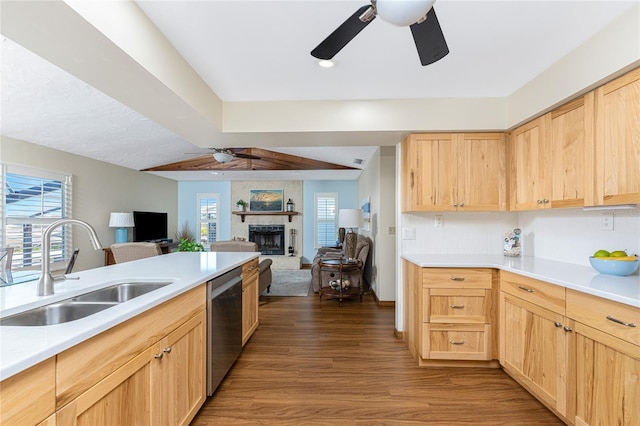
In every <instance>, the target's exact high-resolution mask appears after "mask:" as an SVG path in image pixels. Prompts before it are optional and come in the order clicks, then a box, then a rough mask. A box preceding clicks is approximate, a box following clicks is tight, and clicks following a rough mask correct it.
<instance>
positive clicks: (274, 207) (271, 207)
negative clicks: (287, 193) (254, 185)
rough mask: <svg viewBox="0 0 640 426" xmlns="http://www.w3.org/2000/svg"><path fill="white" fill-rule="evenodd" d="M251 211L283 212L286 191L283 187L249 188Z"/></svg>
mask: <svg viewBox="0 0 640 426" xmlns="http://www.w3.org/2000/svg"><path fill="white" fill-rule="evenodd" d="M249 211H253V212H281V211H284V191H283V190H282V189H251V190H249Z"/></svg>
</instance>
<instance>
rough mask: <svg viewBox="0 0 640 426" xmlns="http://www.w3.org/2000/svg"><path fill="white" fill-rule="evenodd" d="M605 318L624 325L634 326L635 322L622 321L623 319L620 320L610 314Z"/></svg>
mask: <svg viewBox="0 0 640 426" xmlns="http://www.w3.org/2000/svg"><path fill="white" fill-rule="evenodd" d="M607 319H608V320H609V321H613V322H615V323H618V324H622V325H624V326H625V327H635V326H636V323H635V322H624V321H620V320H619V319H616V318H614V317H612V316H611V315H609V316H607Z"/></svg>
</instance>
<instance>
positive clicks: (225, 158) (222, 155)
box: [213, 152, 233, 164]
mask: <svg viewBox="0 0 640 426" xmlns="http://www.w3.org/2000/svg"><path fill="white" fill-rule="evenodd" d="M213 158H215V159H216V161H217V162H218V163H223V164H224V163H228V162H229V161H231V160H233V155H231V154H227V153H226V152H214V153H213Z"/></svg>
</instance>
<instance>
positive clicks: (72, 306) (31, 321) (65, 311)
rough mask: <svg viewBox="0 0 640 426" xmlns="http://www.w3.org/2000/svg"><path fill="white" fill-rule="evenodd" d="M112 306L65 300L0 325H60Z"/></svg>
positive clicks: (23, 313) (109, 304)
mask: <svg viewBox="0 0 640 426" xmlns="http://www.w3.org/2000/svg"><path fill="white" fill-rule="evenodd" d="M114 305H116V303H82V302H73V301H71V300H66V301H62V302H58V303H52V304H51V305H46V306H41V307H39V308H36V309H31V310H29V311H25V312H22V313H19V314H16V315H13V316H10V317H7V318H3V319H1V320H0V325H3V326H7V325H9V326H23V327H24V326H26V327H29V326H31V327H37V326H43V325H54V324H61V323H64V322H69V321H74V320H77V319H80V318H84V317H88V316H89V315H93V314H95V313H97V312H100V311H103V310H105V309H108V308H110V307H112V306H114Z"/></svg>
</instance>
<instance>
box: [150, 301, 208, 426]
mask: <svg viewBox="0 0 640 426" xmlns="http://www.w3.org/2000/svg"><path fill="white" fill-rule="evenodd" d="M205 336H206V314H205V311H202V312H200V313H199V314H197V315H196V316H195V317H193V318H191V319H190V320H189V321H187V322H186V323H184V324H183V325H181V326H180V327H178V328H177V329H176V330H175V331H173V332H172V333H171V334H169V335H168V336H167V337H165V338H164V339H162V341H161V342H160V345H158V346H156V348H157V349H156V350H157V352H156V354H154V356H157V357H158V358H154V364H153V367H154V369H153V372H152V373H153V376H152V383H153V390H154V398H153V400H152V406H151V408H152V413H153V419H154V421H153V424H154V425H188V424H189V422H190V421H191V420H192V419H193V417H194V416H195V415H196V413H197V412H198V410H199V409H200V406H201V405H202V404H203V403H204V400H205V398H206V383H205V377H206V374H205V369H206V364H205V363H206V360H205V358H206V357H205V353H206V348H205V338H206V337H205ZM160 356H161V357H160Z"/></svg>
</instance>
